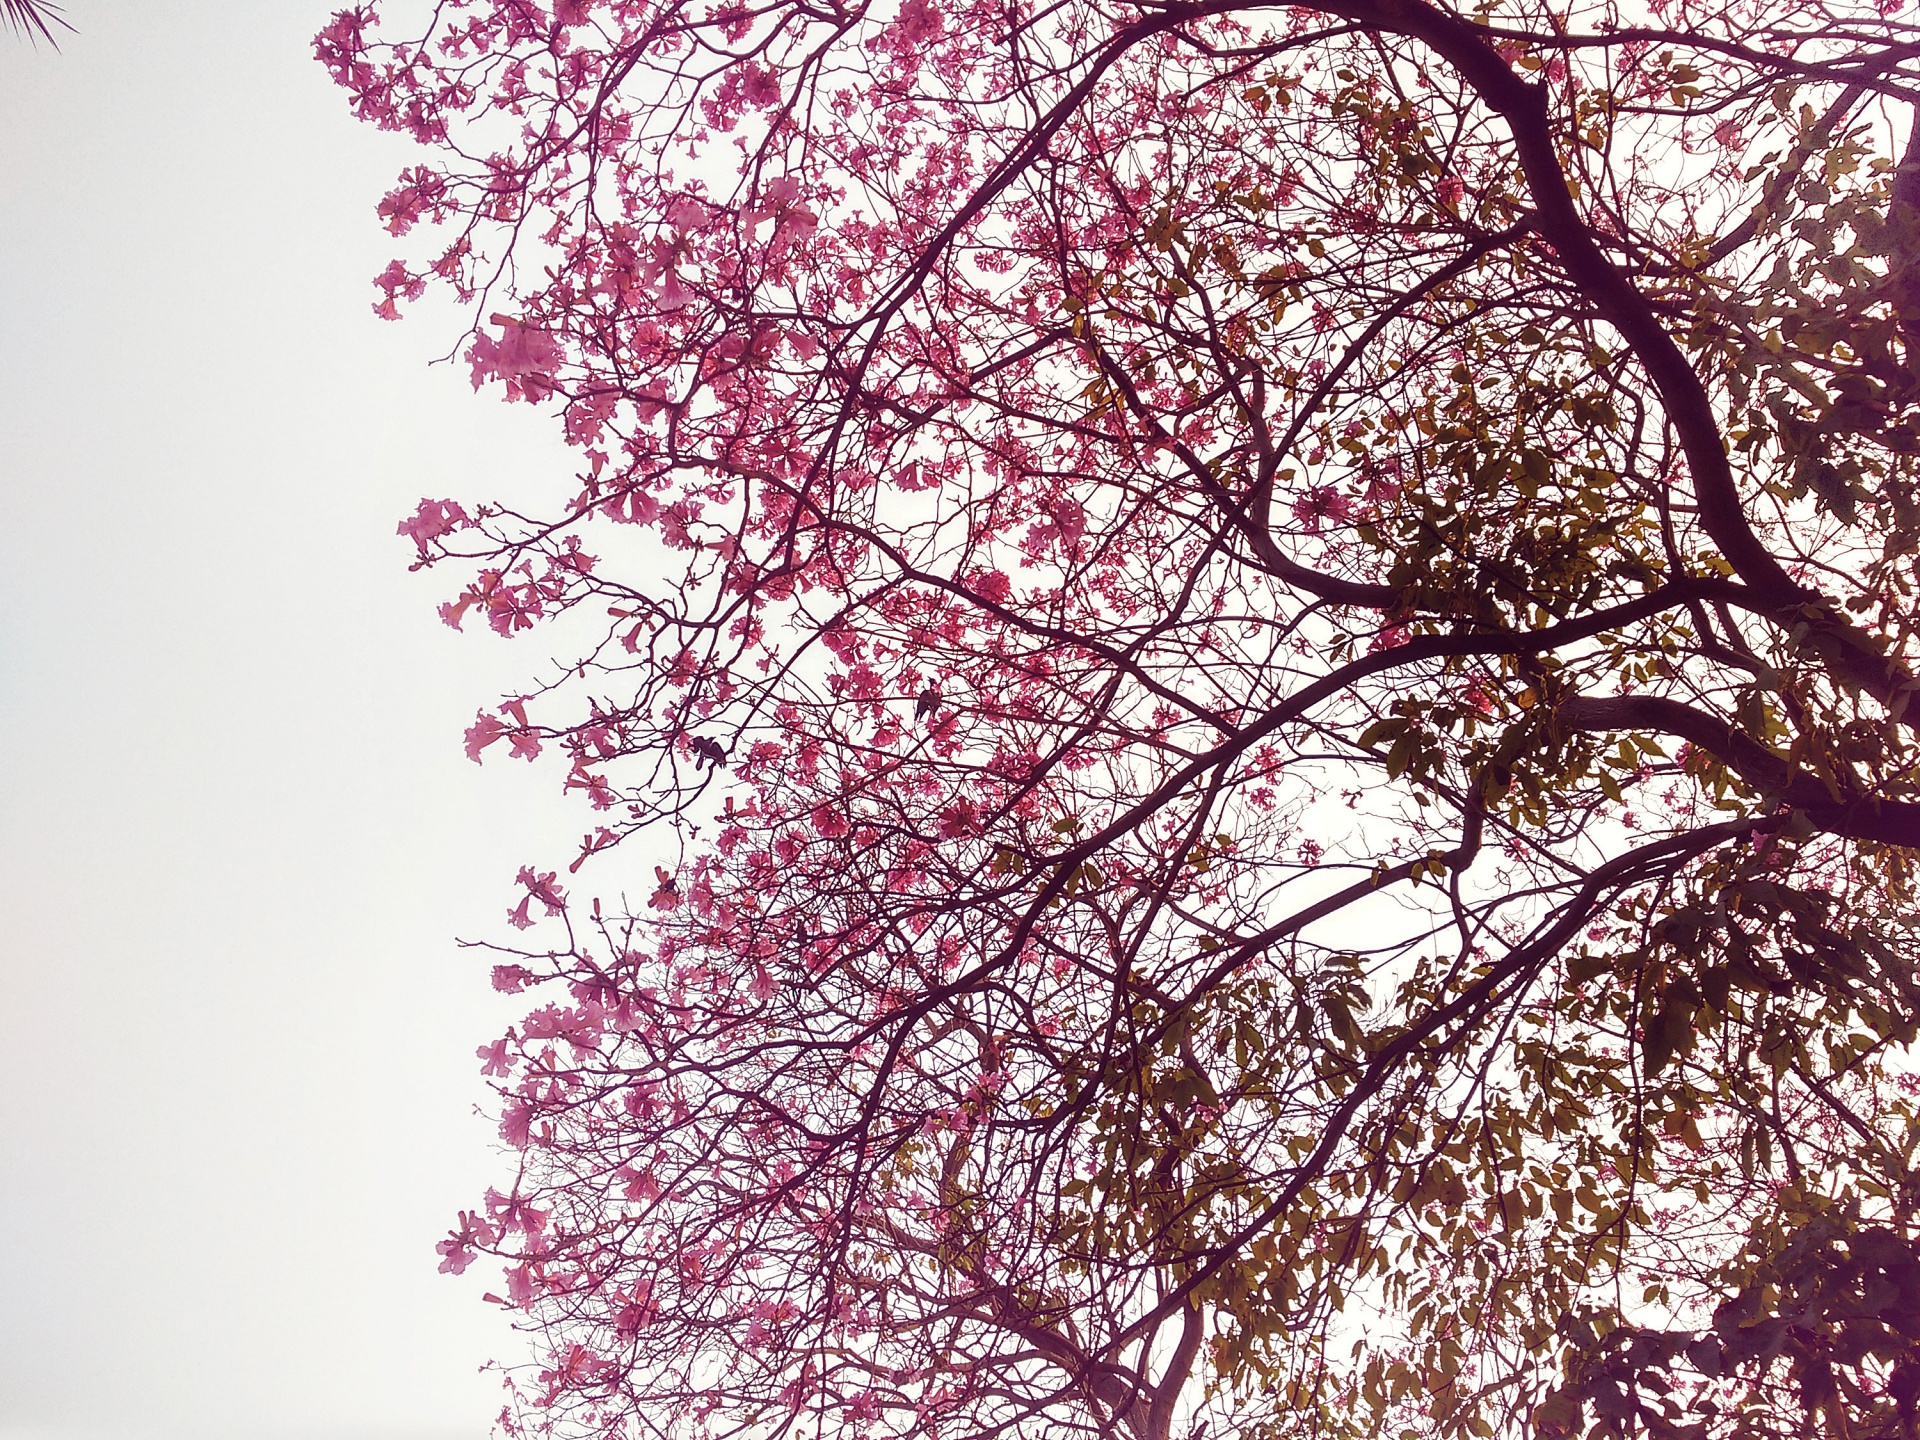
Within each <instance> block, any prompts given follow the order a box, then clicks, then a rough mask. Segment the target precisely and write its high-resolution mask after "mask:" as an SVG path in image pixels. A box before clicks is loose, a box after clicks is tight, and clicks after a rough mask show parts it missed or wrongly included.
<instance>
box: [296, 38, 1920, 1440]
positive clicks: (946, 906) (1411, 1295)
mask: <svg viewBox="0 0 1920 1440" xmlns="http://www.w3.org/2000/svg"><path fill="white" fill-rule="evenodd" d="M422 9H423V10H425V9H426V7H422ZM421 23H423V24H425V25H427V26H428V28H427V29H426V30H425V33H424V34H419V33H414V32H407V38H406V39H404V40H403V41H398V42H395V41H389V40H385V39H382V38H380V37H379V35H378V33H377V25H376V19H375V16H374V15H373V13H372V11H371V10H370V9H365V8H362V9H358V10H351V11H346V12H343V13H342V14H340V15H339V16H337V17H336V18H335V19H334V21H333V22H332V23H331V24H330V25H329V26H328V28H327V29H326V30H325V31H323V32H322V34H321V36H320V37H319V40H318V42H317V48H318V53H319V55H320V58H321V59H322V60H323V61H324V63H325V64H326V65H327V67H328V68H329V70H330V71H331V73H332V75H333V76H334V78H335V79H336V80H337V81H339V83H340V84H342V85H343V86H345V87H346V89H347V90H348V91H349V93H350V95H351V98H352V104H353V107H354V110H355V113H356V114H357V115H359V116H360V117H361V118H362V119H365V120H367V121H369V122H371V123H373V124H375V125H377V126H379V127H381V128H383V129H389V130H397V131H401V132H404V133H406V134H408V135H410V136H411V137H412V139H413V141H414V142H415V143H416V144H417V146H418V147H419V150H420V151H421V155H420V157H419V163H418V164H416V165H414V166H412V167H410V168H408V169H407V170H405V171H403V172H402V175H401V178H400V182H399V184H398V185H397V187H396V188H395V189H394V190H393V191H392V192H391V193H390V194H389V195H387V197H386V198H385V199H384V200H383V201H382V202H381V205H380V214H381V216H382V217H383V218H384V220H385V222H386V224H387V226H388V228H389V229H390V230H391V231H392V232H393V234H395V235H396V236H405V235H408V234H409V232H412V231H414V230H415V228H416V227H417V226H420V225H421V224H422V222H426V225H427V226H428V228H427V229H425V230H422V231H421V234H423V235H428V236H436V237H437V238H434V239H432V240H431V242H430V243H429V244H428V245H427V247H426V248H425V249H424V250H421V251H419V252H416V258H414V259H411V260H406V259H402V260H396V261H394V263H393V264H392V265H391V266H389V267H388V269H387V270H386V271H385V272H384V273H383V274H382V275H381V276H380V278H379V281H378V286H379V289H380V291H381V295H382V298H381V300H380V303H379V304H378V305H377V306H376V309H377V311H378V313H380V314H382V315H384V316H387V317H390V318H391V317H393V316H396V315H397V314H398V312H399V309H400V307H401V305H402V304H403V303H405V302H408V301H411V300H414V299H416V298H418V297H419V296H421V295H422V294H423V293H424V292H425V290H426V288H427V287H428V286H429V285H440V286H443V287H445V288H446V289H447V290H448V291H450V292H451V294H452V295H453V296H454V297H456V298H457V299H458V301H459V302H461V304H462V305H463V306H465V307H466V308H467V311H468V313H470V314H471V315H472V316H473V317H475V320H476V323H475V324H474V326H473V328H472V330H471V331H470V332H469V339H468V341H467V342H465V355H466V358H467V360H468V361H469V362H470V363H471V366H472V372H473V381H474V384H475V387H476V388H486V387H492V386H499V387H502V388H503V390H504V393H505V396H506V398H507V399H509V400H512V401H519V402H524V403H530V404H536V405H540V406H544V407H546V408H548V409H550V410H552V411H553V412H554V413H555V414H556V416H557V417H558V418H560V420H561V421H562V424H563V425H564V429H565V434H566V438H567V440H568V442H569V443H570V444H571V445H573V446H574V447H576V448H577V450H578V453H579V457H580V463H579V466H578V474H577V477H576V478H575V479H573V480H571V481H569V482H568V483H567V484H566V485H564V486H561V487H559V488H556V489H554V490H553V491H552V492H551V495H550V498H549V500H548V501H547V502H546V503H545V504H544V505H542V506H539V507H535V508H525V507H520V506H510V505H504V504H485V505H483V504H476V503H473V502H471V501H468V502H457V501H453V500H427V501H423V502H422V503H421V506H420V509H419V511H418V513H417V514H416V515H414V516H413V517H412V518H410V519H409V520H408V521H406V522H405V523H404V524H403V525H402V527H401V530H402V533H403V534H405V535H406V536H408V537H409V538H410V539H411V540H412V541H413V542H414V545H415V547H416V560H417V564H418V565H419V566H421V567H432V568H434V569H436V570H442V571H444V570H447V569H449V568H450V569H451V570H452V571H453V572H454V574H455V575H456V576H457V577H459V578H457V579H456V580H455V581H454V585H455V586H456V587H457V590H456V593H455V594H454V596H453V598H451V599H450V600H449V602H448V603H447V605H446V606H445V607H444V609H443V615H444V617H445V618H446V620H447V621H448V623H450V624H452V625H455V626H456V627H457V626H459V625H461V624H463V623H465V622H467V621H469V620H471V621H475V622H479V621H484V622H485V623H486V624H487V625H489V626H490V627H491V628H492V629H493V630H495V631H497V632H499V633H500V634H501V635H503V636H517V635H519V634H521V633H523V632H528V633H531V634H533V635H538V636H544V637H545V647H546V652H547V653H549V654H552V655H553V656H555V657H556V658H554V659H553V660H551V661H550V662H548V663H547V666H546V669H545V670H544V671H543V672H542V673H541V674H540V675H539V676H538V677H537V678H536V679H535V680H533V681H532V682H530V684H529V685H528V687H527V689H526V692H525V693H523V694H517V695H514V696H511V697H509V698H507V699H506V700H505V701H504V703H502V704H500V705H499V706H497V707H495V708H493V709H490V710H486V711H483V712H481V713H480V715H479V716H478V717H477V718H476V720H475V723H474V726H473V728H472V729H471V731H469V733H468V736H467V743H468V748H469V752H470V753H471V754H472V755H473V757H474V758H475V759H476V760H478V759H480V758H481V757H482V755H483V754H492V755H499V754H501V753H503V752H502V748H501V747H502V743H503V742H504V746H505V749H506V750H507V751H510V752H511V753H512V754H513V755H515V756H520V757H524V758H526V759H529V760H533V759H536V758H538V757H540V756H541V755H542V754H543V753H544V752H545V751H547V750H548V749H550V748H551V749H553V750H555V751H557V752H558V755H559V758H560V760H561V761H562V762H563V763H564V766H565V777H566V778H565V782H564V783H565V786H566V788H567V789H568V790H570V791H577V792H579V793H580V794H581V795H582V796H583V797H584V798H585V800H586V801H587V803H588V804H589V805H590V806H591V807H592V808H593V810H594V811H595V812H597V814H596V817H595V820H594V822H593V825H594V828H593V829H592V830H591V832H590V833H589V834H588V835H587V836H586V837H585V838H584V839H583V842H582V844H581V847H580V853H579V855H578V857H577V858H575V859H574V861H573V862H572V865H571V866H570V867H569V868H570V869H571V870H572V871H573V872H575V873H576V874H577V875H578V876H579V877H580V878H579V879H577V880H573V881H568V882H566V884H569V885H572V886H574V887H575V888H576V889H577V888H578V887H580V886H582V885H584V884H586V883H589V882H592V883H596V884H599V885H601V888H602V889H603V890H605V891H606V892H608V893H603V894H601V895H600V896H599V898H594V899H591V900H585V899H583V898H582V897H581V896H580V895H579V894H574V895H569V893H568V891H567V889H566V888H565V887H564V886H563V882H562V877H561V876H559V875H558V874H557V873H556V872H557V869H558V867H557V866H556V867H555V871H552V872H550V871H545V870H541V869H538V868H535V867H532V866H530V867H529V868H527V869H525V870H523V871H522V872H521V875H520V893H521V898H520V901H519V904H518V905H517V907H516V908H515V909H514V910H513V911H512V912H511V914H510V915H509V917H508V918H509V920H510V921H511V922H512V924H513V925H514V926H515V927H517V928H518V929H520V930H523V931H525V932H527V933H526V935H525V937H524V939H523V940H522V941H520V942H519V943H518V944H517V945H515V946H511V947H504V948H503V953H501V954H500V955H499V957H498V958H499V959H500V962H501V963H500V964H499V965H498V967H497V968H496V969H495V971H494V977H495V983H496V985H498V986H499V987H500V988H502V989H505V990H508V991H519V990H521V989H523V988H528V989H531V991H532V993H533V994H534V995H535V996H536V999H537V1003H538V1005H539V1008H537V1009H534V1010H533V1011H532V1013H531V1014H530V1015H528V1017H527V1018H526V1019H525V1021H524V1022H522V1023H521V1024H519V1025H517V1026H516V1027H515V1028H514V1029H513V1030H511V1031H509V1033H508V1034H507V1035H506V1036H505V1037H504V1038H503V1039H502V1040H501V1041H499V1042H497V1043H495V1044H493V1045H491V1046H489V1047H486V1048H485V1049H483V1051H482V1052H481V1053H482V1057H483V1059H484V1060H485V1062H486V1063H485V1069H486V1071H487V1073H488V1074H489V1075H492V1076H494V1077H496V1078H497V1084H498V1086H499V1094H500V1101H501V1134H502V1136H503V1137H504V1139H505V1140H506V1142H507V1143H508V1145H509V1146H510V1147H511V1148H512V1151H513V1153H514V1155H515V1160H516V1169H515V1172H514V1176H513V1180H512V1183H511V1184H510V1185H506V1186H505V1187H504V1189H502V1190H500V1191H496V1192H494V1193H492V1194H490V1195H489V1197H488V1200H487V1204H486V1206H485V1207H484V1208H483V1209H482V1210H481V1211H479V1212H476V1213H473V1214H467V1215H463V1216H462V1222H461V1227H460V1228H459V1229H458V1230H457V1231H456V1232H455V1233H454V1234H453V1235H452V1236H450V1237H449V1238H448V1239H447V1240H446V1241H445V1242H444V1243H443V1244H442V1246H441V1251H442V1254H443V1256H444V1257H445V1268H447V1269H450V1270H453V1271H455V1272H458V1271H459V1270H461V1269H463V1268H464V1267H465V1266H466V1265H468V1264H469V1263H470V1262H471V1261H472V1260H473V1259H474V1257H475V1256H476V1255H477V1254H479V1253H482V1252H484V1253H486V1254H488V1255H492V1256H498V1257H500V1258H501V1259H502V1260H503V1261H504V1263H505V1266H506V1272H505V1273H506V1285H505V1289H506V1294H505V1296H504V1297H503V1298H502V1299H501V1303H503V1304H505V1305H507V1306H509V1307H511V1308H512V1309H514V1310H515V1311H516V1312H517V1313H518V1315H519V1316H520V1317H521V1318H522V1320H523V1321H524V1323H525V1324H526V1325H527V1326H528V1327H529V1328H530V1329H531V1330H532V1331H534V1332H535V1333H536V1334H537V1335H538V1336H539V1337H540V1338H539V1341H538V1343H539V1346H540V1352H539V1353H540V1355H541V1357H542V1358H541V1360H540V1361H539V1364H538V1366H537V1367H536V1369H537V1377H535V1378H531V1379H529V1380H528V1381H527V1382H526V1383H525V1384H523V1385H522V1386H521V1388H520V1392H519V1393H520V1397H521V1399H520V1402H519V1404H518V1405H517V1406H516V1407H515V1408H514V1409H513V1410H512V1411H511V1412H510V1413H509V1414H508V1415H507V1416H506V1417H505V1418H506V1422H507V1425H508V1428H509V1430H510V1431H512V1432H513V1433H521V1432H522V1431H524V1430H541V1429H545V1428H553V1429H556V1430H558V1431H561V1432H566V1433H580V1434H596V1435H597V1434H608V1435H625V1434H633V1435H639V1434H648V1433H671V1434H675V1435H701V1436H707V1435H712V1436H720V1435H751V1436H756V1437H757V1436H775V1435H786V1434H790V1433H800V1432H803V1431H804V1432H806V1433H815V1432H822V1433H833V1434H847V1435H873V1436H903V1437H905V1436H912V1437H922V1436H924V1437H928V1440H932V1437H935V1436H939V1437H942V1440H950V1437H962V1436H964V1437H973V1436H990V1435H1002V1434H1018V1435H1022V1436H1036V1437H1037V1436H1042V1435H1044V1436H1067V1435H1102V1436H1105V1435H1114V1436H1126V1437H1128V1440H1169V1437H1192V1440H1198V1437H1200V1436H1202V1435H1205V1434H1209V1433H1211V1434H1216V1435H1217V1434H1224V1433H1231V1434H1233V1435H1235V1436H1245V1437H1260V1436H1279V1435H1292V1434H1301V1435H1305V1434H1314V1435H1322V1436H1332V1437H1338V1436H1353V1437H1360V1436H1373V1435H1377V1434H1380V1433H1399V1434H1404V1435H1435V1436H1455V1435H1459V1436H1469V1435H1471V1436H1480V1437H1485V1436H1491V1435H1494V1434H1507V1433H1516V1434H1517V1433H1522V1432H1534V1433H1538V1434H1541V1435H1543V1436H1547V1437H1559V1436H1566V1435H1571V1434H1573V1433H1575V1432H1580V1431H1585V1432H1586V1433H1588V1434H1590V1435H1593V1436H1595V1437H1613V1436H1625V1435H1628V1434H1635V1433H1640V1432H1642V1431H1644V1432H1645V1433H1646V1434H1648V1435H1649V1436H1652V1437H1654V1440H1669V1437H1673V1440H1680V1437H1685V1440H1704V1437H1707V1436H1709V1435H1711V1436H1715V1437H1718V1436H1746V1435H1756V1436H1757V1435H1784V1434H1788V1433H1794V1434H1805V1433H1810V1432H1812V1431H1818V1432H1820V1433H1823V1434H1829V1435H1833V1436H1836V1437H1845V1440H1865V1437H1868V1436H1884V1437H1890V1436H1893V1435H1895V1434H1899V1435H1903V1436H1906V1437H1909V1440H1911V1437H1913V1436H1914V1434H1915V1399H1916V1390H1920V1245H1917V1244H1916V1235H1917V1231H1916V1217H1915V1202H1916V1199H1917V1198H1920V1191H1916V1181H1915V1178H1914V1172H1913V1161H1914V1155H1915V1149H1916V1145H1917V1144H1920V1118H1917V1117H1916V1111H1915V1072H1914V1068H1913V1065H1912V1062H1911V1052H1910V1047H1911V1046H1912V1043H1913V1041H1914V1039H1915V1035H1916V1027H1915V1017H1916V1008H1917V1007H1920V984H1917V983H1916V977H1915V969H1914V967H1915V958H1916V954H1917V953H1920V945H1917V944H1916V938H1915V935H1914V899H1915V880H1916V877H1915V871H1914V864H1915V846H1916V845H1917V844H1920V790H1917V789H1916V769H1915V765H1916V760H1920V746H1917V745H1916V739H1915V729H1916V725H1917V724H1920V715H1917V714H1916V713H1915V712H1914V707H1913V706H1912V705H1911V700H1912V697H1913V694H1914V691H1915V688H1916V681H1915V678H1914V669H1913V665H1914V654H1913V652H1914V641H1913V634H1912V632H1913V624H1914V622H1913V611H1914V603H1913V596H1914V590H1915V584H1916V578H1917V577H1916V574H1915V561H1916V554H1917V553H1920V499H1917V498H1916V493H1915V479H1916V473H1915V471H1916V462H1915V458H1914V452H1915V450H1916V441H1917V440H1920V419H1917V418H1916V403H1917V402H1920V269H1917V268H1916V262H1915V256H1916V254H1920V248H1917V247H1920V118H1915V115H1916V101H1920V30H1916V29H1915V27H1914V26H1913V25H1912V24H1911V23H1910V22H1909V21H1907V20H1905V19H1902V18H1901V17H1900V16H1899V15H1898V14H1897V13H1895V11H1894V10H1893V9H1891V8H1889V9H1888V10H1887V11H1886V13H1880V12H1876V11H1874V10H1872V9H1863V8H1845V7H1831V6H1828V5H1825V4H1821V3H1794V0H1770V3H1748V0H1736V3H1731V4H1725V5H1712V4H1707V3H1703V0H1656V3H1655V4H1654V5H1653V7H1652V10H1651V12H1650V13H1647V14H1640V13H1638V12H1628V11H1627V10H1625V9H1623V8H1621V7H1619V6H1617V5H1615V4H1613V3H1590V0H1582V3H1580V4H1578V5H1574V6H1571V7H1570V8H1567V9H1556V8H1553V7H1551V6H1548V5H1545V4H1542V3H1538V0H1500V3H1495V0H1482V3H1480V4H1478V5H1477V6H1476V7H1475V8H1473V9H1471V10H1467V9H1453V8H1449V7H1448V6H1447V5H1446V4H1444V3H1438V0H1326V3H1321V4H1319V5H1318V6H1317V8H1311V9H1310V8H1304V7H1299V6H1287V5H1284V4H1268V5H1253V4H1251V3H1247V0H1196V3H1189V0H1168V3H1138V0H1136V3H1111V4H1109V3H1103V0H1068V3H1063V4H1057V5H1051V4H1050V5H1034V4H1027V3H1021V0H977V3H970V4H955V5H951V6H947V7H940V6H936V5H935V4H933V3H932V0H904V3H902V4H901V5H900V6H899V7H898V8H897V9H895V8H894V7H892V6H890V5H879V4H876V5H872V6H869V5H865V4H855V3H840V0H824V3H823V0H766V3H762V4H758V5H746V4H739V3H734V0H713V3H708V0H555V3H554V6H553V8H552V11H551V13H549V12H548V11H547V10H546V9H543V8H541V7H540V6H538V5H536V4H534V3H531V0H448V3H444V4H440V5H437V6H434V7H432V9H431V12H430V14H429V15H428V16H427V18H426V19H425V20H424V21H422V22H421ZM436 227H437V228H436ZM481 317H484V319H482V318H481ZM654 826H657V827H660V828H659V829H658V830H657V831H656V832H655V833H656V834H657V835H658V836H659V837H660V838H659V839H658V841H657V842H653V841H649V842H643V843H656V844H657V848H656V849H655V850H654V851H653V852H652V853H651V854H650V855H648V857H647V863H652V862H653V861H655V860H658V861H662V862H664V863H659V864H657V865H655V866H654V878H653V880H651V881H649V882H648V883H647V884H646V885H645V886H644V887H642V890H641V891H640V892H639V893H637V894H635V895H633V896H632V897H631V898H626V897H625V896H622V895H619V894H618V892H619V891H620V887H621V886H622V885H623V884H626V883H629V882H628V881H627V880H626V879H625V878H624V877H625V876H627V875H630V874H631V871H630V870H622V869H621V861H620V859H619V856H618V855H617V854H608V853H606V852H610V851H614V850H615V848H616V847H617V846H618V845H620V844H621V843H622V842H625V841H627V840H628V839H629V838H630V837H631V836H633V835H635V834H636V833H637V832H640V831H642V830H646V829H647V828H648V827H654ZM589 867H590V868H589Z"/></svg>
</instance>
